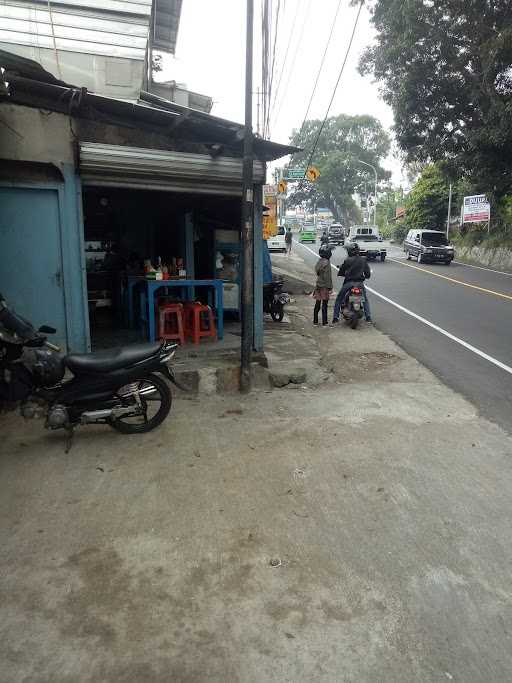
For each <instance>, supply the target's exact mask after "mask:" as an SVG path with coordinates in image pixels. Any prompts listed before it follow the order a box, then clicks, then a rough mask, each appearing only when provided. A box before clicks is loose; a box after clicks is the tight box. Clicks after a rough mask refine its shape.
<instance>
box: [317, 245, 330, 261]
mask: <svg viewBox="0 0 512 683" xmlns="http://www.w3.org/2000/svg"><path fill="white" fill-rule="evenodd" d="M318 255H319V256H320V258H331V255H332V252H331V250H330V248H329V247H328V246H327V245H326V244H322V246H321V247H320V249H319V250H318Z"/></svg>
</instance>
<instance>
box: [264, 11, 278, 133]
mask: <svg viewBox="0 0 512 683" xmlns="http://www.w3.org/2000/svg"><path fill="white" fill-rule="evenodd" d="M280 9H281V0H277V11H276V27H275V31H274V45H273V48H272V63H271V66H270V78H269V83H268V109H267V118H266V120H265V121H264V125H263V137H264V138H266V137H267V136H268V134H269V127H270V103H271V101H272V85H273V82H274V67H275V63H276V45H277V38H278V33H279V12H280Z"/></svg>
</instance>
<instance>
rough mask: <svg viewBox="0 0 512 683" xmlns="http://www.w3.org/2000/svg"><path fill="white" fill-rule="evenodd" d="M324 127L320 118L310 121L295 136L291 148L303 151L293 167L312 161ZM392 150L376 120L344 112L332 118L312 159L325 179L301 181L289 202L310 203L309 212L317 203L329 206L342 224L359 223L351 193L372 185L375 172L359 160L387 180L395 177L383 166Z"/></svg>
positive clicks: (388, 139) (295, 203) (294, 160)
mask: <svg viewBox="0 0 512 683" xmlns="http://www.w3.org/2000/svg"><path fill="white" fill-rule="evenodd" d="M320 125H321V121H318V120H312V121H306V123H305V125H304V127H303V129H302V130H301V131H297V130H294V131H293V132H292V136H291V142H292V144H294V145H297V146H298V147H302V148H303V151H302V152H299V153H298V154H295V155H294V157H293V161H292V163H291V166H292V167H301V166H305V165H306V164H307V163H308V161H309V157H310V155H311V150H312V149H313V146H314V142H315V140H316V137H317V134H318V130H319V128H320ZM389 148H390V138H389V135H388V134H387V133H386V131H385V130H384V129H383V127H382V125H381V123H380V122H379V121H378V120H377V119H375V118H374V117H373V116H367V115H365V116H347V115H346V114H340V115H339V116H332V117H330V118H328V119H327V121H326V123H325V127H324V129H323V131H322V133H321V135H320V138H319V140H318V144H317V146H316V149H315V153H314V155H313V157H312V159H311V164H312V165H314V166H317V167H318V168H319V170H320V178H319V179H318V180H317V181H316V182H315V183H309V182H307V181H303V182H300V183H296V184H295V186H294V187H293V188H292V192H291V194H290V196H289V198H288V204H289V205H290V206H297V205H306V206H308V207H309V208H310V209H311V208H313V206H314V204H316V205H317V206H327V207H329V208H330V209H331V211H332V212H333V214H334V215H335V216H336V218H337V219H338V220H343V221H347V222H358V221H359V220H360V212H359V209H358V208H357V206H356V204H355V202H354V200H353V198H352V195H353V194H354V192H357V191H358V190H361V189H362V188H363V187H364V184H365V182H368V180H369V179H370V182H371V187H373V174H372V173H371V171H370V173H369V169H368V168H366V167H365V166H364V165H362V164H360V163H358V161H357V160H358V159H361V160H362V161H366V162H367V163H370V164H373V166H375V167H376V169H377V173H378V177H379V179H380V180H381V181H386V180H387V179H388V178H389V177H390V175H391V174H390V173H389V171H386V170H385V169H384V168H382V167H381V165H380V162H381V160H382V159H384V157H386V155H387V154H388V152H389Z"/></svg>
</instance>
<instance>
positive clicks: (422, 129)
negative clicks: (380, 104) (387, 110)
mask: <svg viewBox="0 0 512 683" xmlns="http://www.w3.org/2000/svg"><path fill="white" fill-rule="evenodd" d="M369 6H370V10H371V13H372V21H373V24H374V26H375V29H376V31H377V38H376V43H375V45H374V46H372V47H370V48H368V49H367V51H366V53H365V54H364V56H363V58H362V60H361V64H360V68H361V71H362V72H363V73H369V72H371V73H373V75H374V76H375V78H376V79H377V80H378V81H379V82H380V83H381V84H382V95H383V97H384V99H385V101H386V102H387V103H388V104H389V105H391V107H392V108H393V111H394V114H395V133H396V138H397V141H398V144H399V146H400V147H401V148H402V150H404V151H405V152H406V155H407V159H408V161H410V162H413V161H421V162H427V163H431V162H433V161H437V160H440V159H444V160H446V161H447V162H448V163H447V171H448V172H449V173H450V174H451V175H452V176H453V177H460V176H466V177H468V178H470V179H471V181H472V183H473V184H474V186H475V188H476V187H478V188H479V191H480V192H487V193H488V194H491V193H494V194H495V196H496V197H497V198H498V199H499V198H501V197H502V196H503V195H504V194H506V192H507V190H509V189H510V187H511V186H512V69H511V66H510V65H511V64H512V7H511V3H510V0H492V1H491V0H465V1H464V2H461V1H460V0H407V1H406V2H403V0H369Z"/></svg>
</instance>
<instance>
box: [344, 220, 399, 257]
mask: <svg viewBox="0 0 512 683" xmlns="http://www.w3.org/2000/svg"><path fill="white" fill-rule="evenodd" d="M354 242H355V243H356V244H358V245H359V253H360V254H361V256H364V257H365V258H366V259H368V261H375V260H376V259H378V258H380V260H381V261H385V260H386V256H387V253H388V252H387V250H388V246H389V244H388V243H387V242H384V240H383V239H382V237H381V235H380V233H379V228H378V227H377V226H376V225H353V226H352V227H351V228H350V230H349V233H348V236H347V238H346V240H345V247H349V245H350V243H354Z"/></svg>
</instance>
